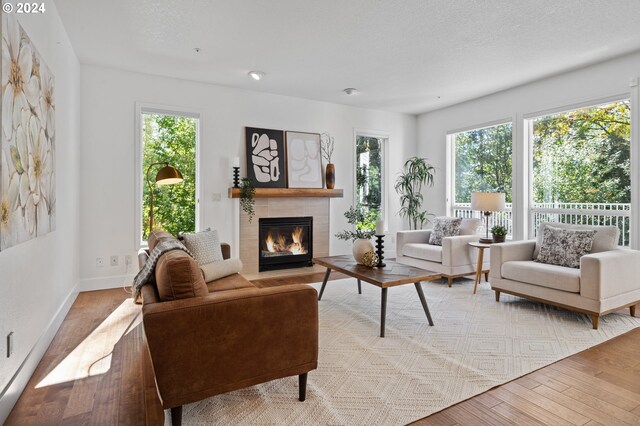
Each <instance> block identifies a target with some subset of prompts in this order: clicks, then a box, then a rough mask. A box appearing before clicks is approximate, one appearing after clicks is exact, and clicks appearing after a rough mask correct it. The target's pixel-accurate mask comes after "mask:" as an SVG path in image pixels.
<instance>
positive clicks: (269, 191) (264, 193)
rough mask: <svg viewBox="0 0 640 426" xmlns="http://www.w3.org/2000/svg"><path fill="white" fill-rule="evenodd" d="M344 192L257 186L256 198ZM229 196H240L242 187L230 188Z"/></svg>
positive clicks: (324, 195) (335, 195)
mask: <svg viewBox="0 0 640 426" xmlns="http://www.w3.org/2000/svg"><path fill="white" fill-rule="evenodd" d="M342 192H343V190H342V189H324V188H256V195H255V198H301V197H320V198H342ZM229 198H240V188H229Z"/></svg>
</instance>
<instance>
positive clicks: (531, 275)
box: [490, 222, 640, 329]
mask: <svg viewBox="0 0 640 426" xmlns="http://www.w3.org/2000/svg"><path fill="white" fill-rule="evenodd" d="M549 226H550V227H552V228H560V229H565V230H566V229H570V230H595V231H596V232H595V235H594V237H593V244H592V248H591V250H590V254H585V255H583V256H581V257H580V258H579V268H573V267H567V266H559V265H556V264H548V263H541V262H537V261H534V259H537V258H538V254H539V252H540V248H541V245H542V238H543V235H544V229H545V228H546V227H549ZM619 232H620V231H619V230H618V228H617V227H615V226H587V225H568V224H562V223H550V222H545V223H541V224H540V227H539V229H538V239H537V240H528V241H514V242H507V243H501V244H494V245H492V246H491V272H490V282H491V288H492V289H493V290H494V291H495V293H496V301H499V300H500V293H508V294H512V295H515V296H519V297H523V298H526V299H530V300H535V301H539V302H544V303H548V304H550V305H555V306H558V307H560V308H564V309H568V310H571V311H575V312H581V313H584V314H587V315H590V316H591V320H592V324H593V328H594V329H597V328H598V320H599V318H600V317H601V316H603V315H605V314H607V313H610V312H614V311H617V310H619V309H621V308H626V307H628V308H629V310H630V313H631V315H632V316H635V307H636V304H637V303H639V302H640V280H638V277H640V251H637V250H630V249H626V248H620V247H618V245H617V244H618V236H619Z"/></svg>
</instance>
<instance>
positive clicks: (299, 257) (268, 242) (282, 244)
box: [258, 216, 313, 272]
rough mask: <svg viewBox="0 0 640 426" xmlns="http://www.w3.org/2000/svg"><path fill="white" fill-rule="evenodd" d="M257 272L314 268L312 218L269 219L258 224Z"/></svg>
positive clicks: (261, 219)
mask: <svg viewBox="0 0 640 426" xmlns="http://www.w3.org/2000/svg"><path fill="white" fill-rule="evenodd" d="M258 241H259V244H258V270H259V271H260V272H262V271H268V270H273V269H285V268H296V267H304V266H312V264H313V263H312V259H313V217H312V216H302V217H268V218H260V219H259V221H258Z"/></svg>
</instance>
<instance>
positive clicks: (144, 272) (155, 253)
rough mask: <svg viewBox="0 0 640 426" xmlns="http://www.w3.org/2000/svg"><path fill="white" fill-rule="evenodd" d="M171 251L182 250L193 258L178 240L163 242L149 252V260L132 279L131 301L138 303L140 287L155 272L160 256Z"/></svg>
mask: <svg viewBox="0 0 640 426" xmlns="http://www.w3.org/2000/svg"><path fill="white" fill-rule="evenodd" d="M171 250H182V251H184V252H186V253H187V254H188V255H189V256H191V257H193V255H192V254H191V252H190V251H189V250H187V248H186V247H185V246H184V244H182V243H181V242H180V241H178V240H167V241H163V242H161V243H160V244H158V245H157V246H155V247H154V248H153V250H151V253H149V259H147V263H145V264H144V266H143V267H142V269H140V272H138V274H137V275H136V277H135V278H134V279H133V292H134V293H133V300H135V301H138V299H139V298H140V289H142V286H143V285H145V284H147V283H148V282H149V280H150V279H151V277H152V276H153V274H154V273H155V271H156V264H157V263H158V260H159V259H160V256H162V255H163V254H165V253H166V252H168V251H171Z"/></svg>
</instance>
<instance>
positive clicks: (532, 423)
mask: <svg viewBox="0 0 640 426" xmlns="http://www.w3.org/2000/svg"><path fill="white" fill-rule="evenodd" d="M491 411H495V412H496V413H498V414H500V415H501V416H503V417H505V418H507V419H509V421H511V422H512V424H514V425H518V426H539V425H545V424H548V423H543V422H541V421H539V420H536V419H535V418H533V417H530V416H528V415H527V414H526V413H524V412H522V411H520V410H518V409H517V408H515V407H514V406H512V405H511V404H509V403H507V402H502V403H500V404H498V405H496V406H494V407H492V408H491Z"/></svg>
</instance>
